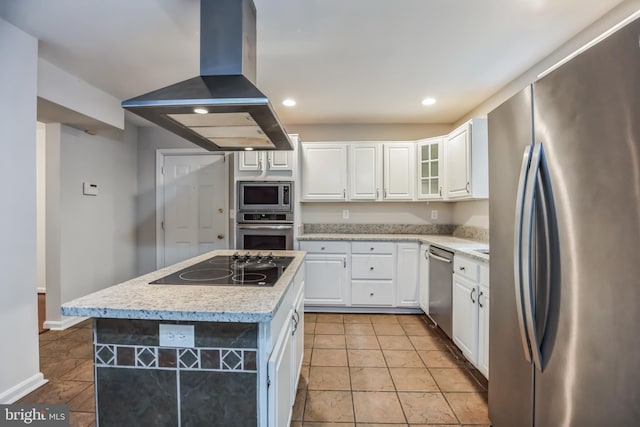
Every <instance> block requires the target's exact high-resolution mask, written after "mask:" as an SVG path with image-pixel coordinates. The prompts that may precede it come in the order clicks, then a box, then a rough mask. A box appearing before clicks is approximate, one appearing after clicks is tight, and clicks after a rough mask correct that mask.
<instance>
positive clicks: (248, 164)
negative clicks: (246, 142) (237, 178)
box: [238, 151, 263, 171]
mask: <svg viewBox="0 0 640 427" xmlns="http://www.w3.org/2000/svg"><path fill="white" fill-rule="evenodd" d="M238 154H239V155H240V158H239V160H238V170H239V171H261V170H262V167H263V165H262V154H263V153H262V151H242V152H240V153H238Z"/></svg>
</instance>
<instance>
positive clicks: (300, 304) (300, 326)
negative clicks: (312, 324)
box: [291, 284, 304, 406]
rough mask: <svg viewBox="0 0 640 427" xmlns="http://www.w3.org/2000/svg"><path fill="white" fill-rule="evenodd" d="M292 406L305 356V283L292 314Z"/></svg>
mask: <svg viewBox="0 0 640 427" xmlns="http://www.w3.org/2000/svg"><path fill="white" fill-rule="evenodd" d="M291 316H292V317H291V322H292V326H293V330H292V331H291V336H292V338H291V340H292V344H291V406H293V404H294V403H295V399H296V391H297V389H298V381H299V380H300V372H301V371H302V359H303V356H304V284H303V285H302V287H301V288H300V291H299V292H298V296H297V297H296V299H295V303H294V305H293V313H292V315H291Z"/></svg>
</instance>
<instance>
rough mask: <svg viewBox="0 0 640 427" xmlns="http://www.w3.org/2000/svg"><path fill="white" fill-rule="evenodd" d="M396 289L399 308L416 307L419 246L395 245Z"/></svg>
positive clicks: (417, 303)
mask: <svg viewBox="0 0 640 427" xmlns="http://www.w3.org/2000/svg"><path fill="white" fill-rule="evenodd" d="M397 254H398V258H397V263H398V266H397V268H396V272H397V278H396V288H397V290H398V306H399V307H418V305H419V302H418V270H419V266H418V264H419V261H420V246H419V245H418V244H417V243H398V244H397Z"/></svg>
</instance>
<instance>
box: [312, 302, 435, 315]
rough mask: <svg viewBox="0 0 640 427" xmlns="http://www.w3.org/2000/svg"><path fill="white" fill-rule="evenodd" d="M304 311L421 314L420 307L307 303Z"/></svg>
mask: <svg viewBox="0 0 640 427" xmlns="http://www.w3.org/2000/svg"><path fill="white" fill-rule="evenodd" d="M304 311H305V313H343V314H356V313H363V314H366V313H369V314H423V311H422V310H421V309H420V308H417V307H416V308H413V307H337V306H322V305H307V304H305V306H304Z"/></svg>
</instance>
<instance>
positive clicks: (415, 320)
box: [396, 314, 425, 325]
mask: <svg viewBox="0 0 640 427" xmlns="http://www.w3.org/2000/svg"><path fill="white" fill-rule="evenodd" d="M396 320H398V323H400V324H401V325H424V324H425V317H424V316H423V315H418V314H396Z"/></svg>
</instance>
